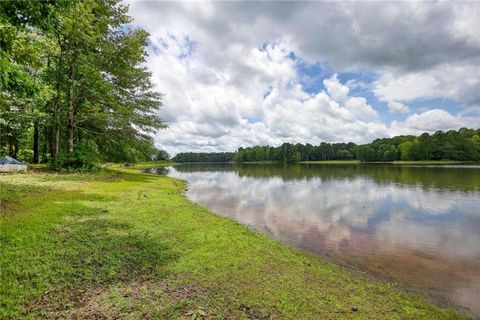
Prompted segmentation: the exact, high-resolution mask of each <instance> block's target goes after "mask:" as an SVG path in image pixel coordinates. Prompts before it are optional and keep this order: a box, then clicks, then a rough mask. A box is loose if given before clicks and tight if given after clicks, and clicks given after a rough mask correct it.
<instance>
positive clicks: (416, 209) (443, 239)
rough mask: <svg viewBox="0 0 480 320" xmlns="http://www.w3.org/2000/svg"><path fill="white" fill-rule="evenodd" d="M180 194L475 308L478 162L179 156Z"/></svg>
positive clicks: (440, 299) (478, 305) (174, 171)
mask: <svg viewBox="0 0 480 320" xmlns="http://www.w3.org/2000/svg"><path fill="white" fill-rule="evenodd" d="M167 170H168V175H170V176H173V177H177V178H181V179H185V180H187V181H188V183H189V189H188V191H187V196H188V198H189V199H191V200H192V201H194V202H196V203H199V204H201V205H204V206H206V207H208V208H209V209H211V210H212V211H213V212H216V213H217V214H219V215H222V216H228V217H232V218H234V219H236V220H238V221H239V222H241V223H243V224H245V225H248V226H250V227H252V228H254V229H256V230H259V231H261V232H265V233H268V234H269V235H271V236H272V237H273V238H275V239H278V240H280V241H281V242H283V243H285V244H288V245H290V246H293V247H296V248H300V249H303V250H305V251H308V252H311V253H313V254H315V255H318V256H321V257H324V258H325V257H326V258H328V259H330V260H333V261H335V262H337V263H340V264H343V265H346V266H349V267H354V268H355V269H357V270H361V271H365V272H367V273H369V274H373V275H374V276H377V277H380V278H382V279H386V280H388V281H391V282H396V283H398V284H399V285H400V286H402V287H404V288H407V289H409V290H412V291H415V292H421V293H423V294H424V295H427V296H429V297H430V298H433V299H434V300H435V301H437V303H440V304H442V305H446V304H454V305H457V306H461V307H465V308H468V309H470V311H471V312H473V313H474V314H475V315H477V316H478V315H480V302H479V301H480V166H473V165H472V166H400V165H380V164H378V165H320V164H314V165H312V164H310V165H307V164H300V165H290V166H283V165H271V164H268V165H266V164H246V165H231V164H221V165H219V164H207V165H178V166H175V167H171V168H168V169H167Z"/></svg>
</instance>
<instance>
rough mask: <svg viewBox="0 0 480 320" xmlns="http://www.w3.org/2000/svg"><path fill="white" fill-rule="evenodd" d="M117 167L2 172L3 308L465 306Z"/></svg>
mask: <svg viewBox="0 0 480 320" xmlns="http://www.w3.org/2000/svg"><path fill="white" fill-rule="evenodd" d="M114 169H115V170H105V171H101V172H99V173H95V174H61V175H60V174H51V173H28V174H16V175H0V187H1V189H0V199H1V200H2V203H1V215H0V222H1V225H0V226H1V234H0V243H1V253H0V254H1V256H0V257H1V261H0V268H1V270H2V272H1V283H2V285H1V292H0V295H1V306H0V318H5V319H9V318H12V319H13V318H19V317H22V318H37V317H43V318H70V317H77V318H94V317H99V318H101V317H104V318H114V317H121V318H131V319H140V318H162V319H172V318H186V317H188V318H192V315H193V316H198V319H201V318H205V319H224V318H227V319H247V318H251V319H270V318H276V319H320V318H325V319H337V318H338V319H345V318H355V319H372V318H391V319H418V318H422V319H457V318H462V317H463V316H462V315H460V314H458V313H457V312H456V311H452V310H448V309H441V308H438V307H436V306H434V305H432V304H430V303H428V302H426V301H424V300H423V299H422V298H419V297H417V296H415V295H411V294H408V293H404V292H402V291H400V290H398V288H396V286H395V285H392V284H388V283H382V282H379V281H373V280H371V279H368V278H365V277H362V276H361V275H358V274H355V273H352V272H350V271H347V270H345V269H344V268H341V267H338V266H336V265H333V264H332V263H329V262H326V261H323V260H321V259H318V258H315V257H313V256H310V255H308V254H306V253H302V252H300V251H298V250H294V249H290V248H287V247H285V246H283V245H281V244H280V243H278V242H277V241H274V240H272V239H270V238H269V237H267V236H264V235H259V234H256V233H254V232H252V231H251V230H250V229H248V228H247V227H245V226H242V225H240V224H238V223H237V222H235V221H233V220H231V219H228V218H222V217H219V216H217V215H215V214H213V213H211V212H209V211H208V210H207V209H205V208H203V207H200V206H198V205H196V204H193V203H191V202H190V201H189V200H188V199H187V198H186V197H185V196H184V194H183V191H184V190H185V188H186V184H185V182H184V181H181V180H177V179H173V178H170V177H164V176H153V175H148V174H140V173H138V171H137V170H136V169H134V168H118V167H115V168H114Z"/></svg>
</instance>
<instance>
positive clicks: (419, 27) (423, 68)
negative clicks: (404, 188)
mask: <svg viewBox="0 0 480 320" xmlns="http://www.w3.org/2000/svg"><path fill="white" fill-rule="evenodd" d="M127 3H128V4H129V6H130V9H129V14H130V15H131V16H132V17H133V19H134V20H133V22H132V23H131V26H132V27H141V28H143V29H145V30H147V31H148V32H149V33H150V38H149V46H148V54H149V56H148V58H147V61H146V65H147V67H148V68H149V69H150V70H151V72H152V77H153V81H154V83H155V85H156V87H157V90H158V91H159V92H162V93H163V94H164V97H163V106H162V108H161V109H160V110H159V115H160V116H161V117H162V118H163V120H164V121H166V122H167V124H168V126H169V127H168V129H165V130H161V131H160V132H159V133H158V134H157V135H156V136H155V142H156V145H157V147H159V148H162V149H164V150H167V151H168V152H169V153H171V154H176V153H178V152H184V151H195V152H210V151H234V150H236V149H238V148H239V147H247V146H254V145H273V146H278V145H280V144H282V143H284V142H291V143H297V142H298V143H307V142H308V143H311V144H318V143H320V142H322V141H325V142H350V141H351V142H355V143H368V142H370V141H372V140H374V139H376V138H381V137H391V136H395V135H400V134H420V133H423V132H430V133H434V132H435V131H437V130H450V129H458V128H461V127H475V128H479V127H480V2H476V1H470V2H444V1H440V2H433V1H428V2H418V1H415V2H406V1H403V2H377V1H371V2H362V1H357V2H287V1H282V2H272V1H269V2H253V1H244V2H218V1H216V2H164V1H139V0H137V1H131V2H127Z"/></svg>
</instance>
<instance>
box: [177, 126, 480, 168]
mask: <svg viewBox="0 0 480 320" xmlns="http://www.w3.org/2000/svg"><path fill="white" fill-rule="evenodd" d="M353 159H357V160H361V161H398V160H407V161H412V160H413V161H420V160H455V161H480V129H477V130H474V129H467V128H462V129H460V130H458V131H455V130H450V131H447V132H443V131H437V132H435V134H433V135H429V134H428V133H424V134H422V135H420V136H419V137H415V136H397V137H393V138H384V139H376V140H375V141H373V142H372V143H369V144H364V145H356V144H354V143H352V142H349V143H326V142H322V143H320V144H319V145H318V146H313V145H311V144H309V143H307V144H306V145H303V144H299V143H297V144H291V143H284V144H282V145H281V146H279V147H271V146H255V147H249V148H239V149H238V150H237V152H235V153H231V152H211V153H195V152H185V153H179V154H178V155H176V156H175V157H174V158H173V159H172V160H173V161H175V162H231V161H235V162H256V161H271V162H281V163H295V162H300V161H333V160H353Z"/></svg>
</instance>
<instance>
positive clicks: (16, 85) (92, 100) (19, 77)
mask: <svg viewBox="0 0 480 320" xmlns="http://www.w3.org/2000/svg"><path fill="white" fill-rule="evenodd" d="M127 9H128V8H127V6H125V5H123V4H121V3H119V1H116V0H110V1H100V0H84V1H48V2H47V1H43V2H41V1H2V2H0V31H1V33H2V37H0V39H1V40H0V41H1V43H0V44H1V47H2V50H1V51H0V57H1V60H0V67H1V72H0V75H1V77H0V89H1V90H0V98H1V99H0V119H1V120H0V155H4V154H9V155H11V156H13V157H16V158H21V160H24V161H29V160H32V159H33V161H34V162H36V161H37V159H42V160H43V161H44V162H45V161H51V162H52V164H53V165H54V167H56V168H60V167H62V166H67V167H79V166H80V167H85V166H87V164H91V163H92V159H93V160H97V161H130V162H136V161H145V160H148V159H149V157H150V156H151V155H152V154H155V148H154V146H153V141H152V138H151V137H150V134H151V133H154V132H156V131H157V130H158V129H161V128H163V127H164V126H165V125H164V124H163V122H162V120H161V119H160V118H158V116H157V113H158V108H159V107H160V106H161V94H159V93H158V92H156V91H155V90H154V86H153V84H152V82H151V74H150V73H149V72H148V70H147V69H146V67H145V65H144V62H145V57H146V47H147V39H148V33H147V32H145V31H144V30H142V29H133V28H131V27H128V26H126V24H127V23H129V22H131V19H130V17H129V16H128V15H127ZM77 149H78V151H77ZM152 152H153V153H152ZM87 153H88V154H87ZM66 154H68V156H67V155H66ZM39 155H40V156H39ZM28 157H30V158H28ZM76 158H78V159H76Z"/></svg>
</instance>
